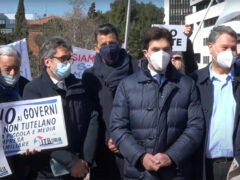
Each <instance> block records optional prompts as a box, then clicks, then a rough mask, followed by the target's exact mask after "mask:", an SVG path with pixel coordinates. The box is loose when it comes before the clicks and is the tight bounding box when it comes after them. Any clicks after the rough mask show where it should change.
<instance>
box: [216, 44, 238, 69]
mask: <svg viewBox="0 0 240 180" xmlns="http://www.w3.org/2000/svg"><path fill="white" fill-rule="evenodd" d="M213 48H214V47H213ZM214 51H215V52H216V50H215V48H214ZM216 54H217V60H216V61H217V63H218V65H219V66H221V67H223V68H230V67H231V66H232V65H233V63H234V62H235V61H236V58H237V55H236V53H234V52H232V51H222V52H220V53H217V52H216Z"/></svg>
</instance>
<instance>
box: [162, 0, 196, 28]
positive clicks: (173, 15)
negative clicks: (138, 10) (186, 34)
mask: <svg viewBox="0 0 240 180" xmlns="http://www.w3.org/2000/svg"><path fill="white" fill-rule="evenodd" d="M164 13H165V19H164V21H165V24H171V25H172V24H176V25H184V24H185V16H186V15H188V14H191V13H192V8H191V6H190V0H164Z"/></svg>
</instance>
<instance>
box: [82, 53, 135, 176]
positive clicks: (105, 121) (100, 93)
mask: <svg viewBox="0 0 240 180" xmlns="http://www.w3.org/2000/svg"><path fill="white" fill-rule="evenodd" d="M97 58H100V56H99V55H98V54H96V56H95V64H94V66H93V67H92V68H90V69H87V70H86V71H85V72H84V74H83V77H82V80H83V83H84V85H85V86H86V87H87V92H88V94H89V97H90V98H91V99H92V101H93V102H94V103H95V105H96V106H97V109H98V113H99V122H100V130H99V142H98V148H97V153H96V167H94V168H93V169H92V171H91V172H92V173H91V178H92V179H94V180H96V179H104V180H108V178H109V179H110V180H111V179H114V180H118V179H119V177H120V174H121V172H119V167H120V166H121V159H118V158H117V157H116V156H115V155H114V153H112V152H111V151H110V150H109V149H108V147H107V146H106V141H107V140H108V139H109V138H110V137H109V129H108V126H109V118H110V114H111V110H112V103H113V98H114V96H115V91H116V88H117V85H118V83H119V82H120V80H121V79H122V78H123V77H126V76H128V75H130V74H132V73H134V72H136V71H138V70H139V67H138V61H137V60H136V59H133V58H132V57H131V56H129V55H127V54H126V52H125V51H122V54H121V56H120V59H121V61H123V62H124V63H125V65H126V66H127V67H128V69H127V73H125V76H123V74H119V73H118V72H116V73H115V74H119V75H117V76H116V77H109V76H108V75H107V74H106V73H105V72H104V71H105V70H106V68H109V67H105V66H104V65H101V66H100V67H99V65H98V64H96V61H97V60H99V61H100V60H101V59H97ZM126 62H128V64H126ZM99 71H102V72H103V73H102V74H104V73H105V74H106V75H105V76H108V77H106V78H105V77H104V75H101V73H100V72H99ZM108 71H109V75H110V76H111V74H112V72H111V70H108ZM122 71H123V70H122ZM125 72H126V71H125ZM120 77H121V78H120ZM110 78H112V79H116V81H117V83H116V81H113V83H112V84H114V85H115V87H113V86H111V85H110V84H109V83H108V82H106V81H107V80H108V81H109V82H111V80H110ZM106 79H107V80H106ZM116 158H117V160H116ZM120 158H121V157H120ZM116 161H118V162H116ZM120 171H121V167H120Z"/></svg>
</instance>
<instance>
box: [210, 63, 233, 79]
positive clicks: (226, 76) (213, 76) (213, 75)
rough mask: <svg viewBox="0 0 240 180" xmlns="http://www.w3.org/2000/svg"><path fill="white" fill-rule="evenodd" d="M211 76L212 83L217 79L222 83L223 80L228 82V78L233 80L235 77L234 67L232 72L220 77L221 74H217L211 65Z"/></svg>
mask: <svg viewBox="0 0 240 180" xmlns="http://www.w3.org/2000/svg"><path fill="white" fill-rule="evenodd" d="M209 74H210V80H211V81H213V80H216V79H218V80H220V81H223V80H224V81H226V80H227V78H230V79H233V77H234V66H232V68H231V70H230V72H229V73H228V74H227V75H220V74H217V73H215V72H214V71H213V70H212V64H210V66H209Z"/></svg>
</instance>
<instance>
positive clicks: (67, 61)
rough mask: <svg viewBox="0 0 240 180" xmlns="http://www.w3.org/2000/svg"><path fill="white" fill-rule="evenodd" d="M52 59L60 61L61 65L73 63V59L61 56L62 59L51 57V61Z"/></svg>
mask: <svg viewBox="0 0 240 180" xmlns="http://www.w3.org/2000/svg"><path fill="white" fill-rule="evenodd" d="M53 58H55V59H57V60H58V61H60V62H61V63H63V64H67V63H70V64H72V63H73V61H74V60H73V58H71V56H62V57H55V56H52V57H51V59H53Z"/></svg>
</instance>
